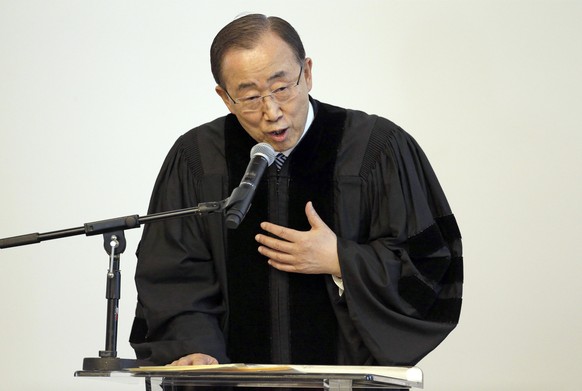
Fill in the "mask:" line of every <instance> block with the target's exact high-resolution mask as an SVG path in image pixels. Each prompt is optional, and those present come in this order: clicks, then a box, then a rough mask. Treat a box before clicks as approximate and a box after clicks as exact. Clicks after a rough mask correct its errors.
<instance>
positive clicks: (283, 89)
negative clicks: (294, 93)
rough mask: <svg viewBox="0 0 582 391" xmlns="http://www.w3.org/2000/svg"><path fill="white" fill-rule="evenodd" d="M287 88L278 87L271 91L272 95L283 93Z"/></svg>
mask: <svg viewBox="0 0 582 391" xmlns="http://www.w3.org/2000/svg"><path fill="white" fill-rule="evenodd" d="M288 88H289V87H288V86H285V87H279V88H277V89H276V90H274V91H273V94H281V93H285V91H287V89H288Z"/></svg>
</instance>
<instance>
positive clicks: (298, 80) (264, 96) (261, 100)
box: [223, 61, 305, 113]
mask: <svg viewBox="0 0 582 391" xmlns="http://www.w3.org/2000/svg"><path fill="white" fill-rule="evenodd" d="M304 65H305V62H304V61H302V62H301V68H300V69H299V76H297V81H296V82H295V83H289V84H287V85H286V87H297V86H298V85H299V82H300V81H301V75H302V74H303V66H304ZM279 88H282V87H279ZM279 88H275V89H274V90H273V91H271V92H270V93H268V94H266V95H261V96H258V97H257V101H258V102H260V104H259V106H258V108H257V109H254V110H248V112H251V113H252V112H257V111H259V108H260V107H261V103H263V102H264V101H265V98H266V97H268V96H270V97H271V99H273V101H274V102H277V103H285V102H287V101H285V102H278V101H277V99H275V97H274V96H273V93H274V92H275V91H277V90H278V89H279ZM223 89H224V92H226V96H228V98H229V99H230V100H231V101H232V103H234V104H235V105H237V104H240V105H244V103H243V102H241V101H240V100H239V99H238V98H237V99H234V98H233V97H232V96H230V94H229V93H228V90H227V89H226V87H223ZM290 99H292V98H290Z"/></svg>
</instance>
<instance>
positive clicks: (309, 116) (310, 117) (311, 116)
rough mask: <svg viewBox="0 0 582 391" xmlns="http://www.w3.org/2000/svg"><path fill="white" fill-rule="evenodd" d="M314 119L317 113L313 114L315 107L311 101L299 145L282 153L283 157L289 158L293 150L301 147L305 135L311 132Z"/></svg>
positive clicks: (298, 141)
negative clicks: (310, 128)
mask: <svg viewBox="0 0 582 391" xmlns="http://www.w3.org/2000/svg"><path fill="white" fill-rule="evenodd" d="M314 117H315V113H314V112H313V105H312V104H311V101H310V102H309V108H308V110H307V120H306V121H305V129H303V132H302V133H301V137H299V140H297V143H296V144H295V145H294V146H293V147H291V148H289V149H287V150H285V151H283V152H281V153H282V154H283V155H285V156H287V157H288V156H289V154H291V152H292V151H293V149H294V148H295V147H296V146H297V145H299V143H300V142H301V140H302V139H303V137H304V136H305V134H306V133H307V131H308V130H309V127H310V126H311V124H312V123H313V119H314Z"/></svg>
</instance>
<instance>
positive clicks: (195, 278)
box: [131, 15, 462, 365]
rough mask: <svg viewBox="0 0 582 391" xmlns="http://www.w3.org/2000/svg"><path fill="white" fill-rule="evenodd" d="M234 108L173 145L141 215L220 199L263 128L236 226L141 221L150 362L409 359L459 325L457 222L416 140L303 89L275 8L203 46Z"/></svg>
mask: <svg viewBox="0 0 582 391" xmlns="http://www.w3.org/2000/svg"><path fill="white" fill-rule="evenodd" d="M211 66H212V72H213V75H214V78H215V80H216V83H217V87H216V92H217V93H218V95H219V96H220V97H221V98H222V100H223V101H224V103H225V105H226V107H227V108H228V110H229V111H230V113H231V114H229V115H227V116H226V117H222V118H218V119H216V120H214V121H213V122H210V123H208V124H205V125H202V126H200V127H198V128H195V129H193V130H191V131H189V132H187V133H186V134H184V135H183V136H182V137H180V138H179V139H178V141H177V142H176V144H175V145H174V147H173V148H172V149H171V151H170V152H169V154H168V156H167V158H166V160H165V162H164V164H163V167H162V169H161V172H160V174H159V176H158V179H157V181H156V184H155V188H154V191H153V195H152V199H151V203H150V209H149V213H155V212H160V211H168V210H175V209H182V208H187V207H193V206H196V205H197V204H198V203H200V202H208V201H218V200H223V199H225V198H227V197H228V196H229V194H230V193H231V192H232V190H233V189H234V188H235V187H236V186H237V185H238V183H239V181H240V179H241V178H242V176H243V174H244V170H245V168H246V166H247V164H248V161H249V151H250V149H251V148H252V147H253V146H254V145H255V144H256V143H258V142H266V143H268V144H270V145H271V146H272V147H273V148H274V149H275V151H277V152H281V153H283V154H284V155H286V156H287V160H286V161H285V162H284V163H283V164H282V167H281V169H280V170H279V169H278V168H277V167H276V165H275V164H272V165H271V166H270V167H269V168H268V169H267V171H266V173H265V175H264V177H263V179H262V181H261V184H260V185H259V186H258V188H257V190H256V193H255V196H254V199H253V204H252V207H251V209H250V211H249V212H248V214H247V215H246V217H245V219H244V220H243V222H242V223H241V224H240V226H239V227H238V228H237V229H236V230H228V229H226V226H225V223H224V216H222V215H220V214H213V215H208V216H201V217H200V216H196V217H188V218H182V219H172V220H167V221H164V222H159V223H155V224H150V225H148V226H146V228H145V230H144V233H143V238H142V241H141V242H140V246H139V249H138V253H137V255H138V260H139V262H138V265H137V271H136V284H137V289H138V306H137V310H136V319H135V322H134V326H133V330H132V336H131V342H132V345H133V347H134V348H135V350H136V354H137V356H138V358H141V359H147V360H150V361H151V362H153V363H155V364H159V365H163V364H168V363H172V364H174V365H189V364H214V363H217V362H218V363H226V362H245V363H295V364H342V365H413V364H415V363H416V362H418V361H419V360H420V359H421V358H422V357H424V356H425V355H426V354H427V353H428V352H430V351H431V350H432V349H434V348H435V347H436V346H437V345H438V344H439V343H440V342H441V341H442V340H443V339H444V338H445V337H446V336H447V335H448V334H449V332H450V331H451V330H452V329H453V328H454V327H455V326H456V324H457V322H458V318H459V313H460V307H461V288H462V258H461V241H460V233H459V230H458V228H457V225H456V222H455V219H454V216H453V214H452V212H451V210H450V208H449V206H448V204H447V201H446V199H445V196H444V193H443V192H442V190H441V188H440V186H439V184H438V181H437V179H436V176H435V175H434V173H433V171H432V169H431V167H430V164H429V162H428V160H427V159H426V157H425V155H424V154H423V152H422V151H421V149H420V147H419V146H418V145H417V144H416V142H415V141H414V140H413V139H412V138H411V137H410V136H409V135H408V134H407V133H405V132H404V131H403V130H402V129H400V128H399V127H397V126H396V125H394V124H393V123H392V122H390V121H388V120H386V119H384V118H380V117H377V116H370V115H367V114H365V113H362V112H357V111H353V110H346V109H342V108H339V107H334V106H331V105H328V104H324V103H321V102H318V101H316V100H314V99H312V98H311V97H310V96H309V91H310V90H311V87H312V72H311V70H312V60H311V59H310V58H306V57H305V51H304V48H303V45H302V43H301V40H300V38H299V36H298V35H297V33H296V31H295V30H294V29H293V28H292V27H291V26H290V25H289V24H288V23H287V22H285V21H284V20H282V19H279V18H275V17H268V18H267V17H265V16H263V15H247V16H244V17H241V18H239V19H236V20H235V21H233V22H231V23H230V24H228V25H227V26H226V27H224V28H223V29H222V30H221V31H220V32H219V33H218V35H217V36H216V38H215V40H214V42H213V44H212V48H211Z"/></svg>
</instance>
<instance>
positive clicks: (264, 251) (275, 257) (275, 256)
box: [259, 246, 295, 264]
mask: <svg viewBox="0 0 582 391" xmlns="http://www.w3.org/2000/svg"><path fill="white" fill-rule="evenodd" d="M259 253H261V255H264V256H265V257H267V258H269V260H272V261H275V262H280V263H285V264H291V263H293V262H294V260H295V257H294V256H292V255H291V254H287V253H282V252H279V251H274V250H272V249H270V248H268V247H265V246H260V247H259Z"/></svg>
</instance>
